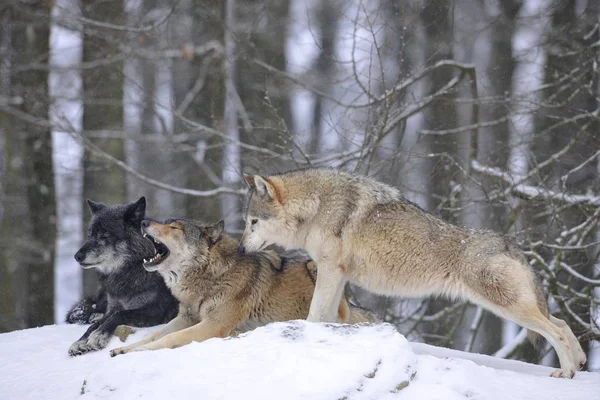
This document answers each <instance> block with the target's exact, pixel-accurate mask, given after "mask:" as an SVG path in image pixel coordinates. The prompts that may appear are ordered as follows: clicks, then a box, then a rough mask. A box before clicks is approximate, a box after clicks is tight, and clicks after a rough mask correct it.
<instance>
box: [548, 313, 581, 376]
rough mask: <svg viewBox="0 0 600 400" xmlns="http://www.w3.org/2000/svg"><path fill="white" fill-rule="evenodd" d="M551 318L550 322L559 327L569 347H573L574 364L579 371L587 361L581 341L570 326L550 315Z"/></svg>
mask: <svg viewBox="0 0 600 400" xmlns="http://www.w3.org/2000/svg"><path fill="white" fill-rule="evenodd" d="M549 318H550V321H551V322H552V323H553V324H554V325H556V326H558V327H559V328H560V329H561V330H562V331H563V333H564V334H565V336H566V337H567V340H568V341H569V345H570V346H571V351H572V353H573V362H574V363H575V366H576V367H578V369H581V368H583V366H584V365H585V362H586V361H587V357H586V355H585V352H584V351H583V349H582V348H581V344H579V340H577V337H576V336H575V334H574V333H573V331H572V330H571V328H570V327H569V325H568V324H567V323H566V322H565V321H563V320H562V319H560V318H556V317H554V316H552V315H550V316H549Z"/></svg>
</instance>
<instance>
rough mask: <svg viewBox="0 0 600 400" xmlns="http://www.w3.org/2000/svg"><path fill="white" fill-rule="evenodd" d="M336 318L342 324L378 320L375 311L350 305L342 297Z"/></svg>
mask: <svg viewBox="0 0 600 400" xmlns="http://www.w3.org/2000/svg"><path fill="white" fill-rule="evenodd" d="M338 319H339V321H340V322H342V323H344V324H358V323H361V322H373V323H374V322H380V321H379V318H377V315H375V313H373V312H371V311H369V310H366V309H364V308H361V307H358V306H355V305H350V304H348V301H346V299H344V298H342V301H340V306H339V308H338Z"/></svg>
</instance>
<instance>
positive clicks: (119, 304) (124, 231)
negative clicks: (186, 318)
mask: <svg viewBox="0 0 600 400" xmlns="http://www.w3.org/2000/svg"><path fill="white" fill-rule="evenodd" d="M88 205H89V207H90V210H91V212H92V220H91V221H90V225H89V228H88V237H87V241H86V242H85V244H84V245H83V247H82V248H81V249H79V251H78V252H77V253H76V254H75V259H76V260H77V262H78V263H79V264H80V265H81V267H82V268H85V269H88V268H95V269H96V270H97V271H98V273H99V277H100V290H99V294H98V296H97V298H96V299H95V300H94V301H95V303H92V301H91V300H90V301H88V302H86V301H85V300H84V301H83V302H81V303H80V304H79V305H80V306H82V307H75V308H74V309H72V310H71V312H70V314H69V315H67V320H69V319H70V320H72V321H77V320H85V319H87V320H88V321H89V320H90V317H91V319H92V320H91V321H90V322H92V324H91V326H90V327H89V329H88V330H87V331H86V332H85V334H84V335H83V336H82V337H81V338H80V339H79V340H77V341H76V342H75V343H73V344H72V345H71V347H70V348H69V354H70V355H72V356H76V355H80V354H83V353H87V352H89V351H93V350H100V349H103V348H104V347H106V344H107V343H108V340H109V339H110V337H111V336H112V334H113V332H114V331H115V329H116V328H117V326H118V325H131V326H139V327H144V326H154V325H160V324H164V323H166V322H168V321H170V320H171V319H173V318H174V317H175V315H176V314H177V300H176V299H175V298H174V297H173V295H172V294H171V292H169V289H167V287H166V285H165V283H164V281H163V280H162V279H161V277H160V276H157V275H156V274H152V273H150V272H148V271H146V270H145V269H144V267H143V266H142V263H143V260H144V258H150V257H152V256H154V255H155V252H154V246H153V245H152V243H151V242H150V241H149V240H147V239H144V237H143V236H142V232H141V226H140V224H141V221H142V220H143V219H144V217H145V212H146V199H145V198H144V197H142V198H140V199H139V200H138V201H137V202H135V203H131V204H126V205H110V206H107V205H104V204H101V203H95V202H93V201H90V200H88ZM103 302H104V303H105V305H102V303H103ZM88 303H89V304H88ZM88 306H89V307H88ZM93 306H97V307H95V308H94V307H93ZM91 311H93V312H94V314H92V313H91ZM75 314H77V315H75ZM90 314H92V315H90ZM94 316H95V317H96V318H94Z"/></svg>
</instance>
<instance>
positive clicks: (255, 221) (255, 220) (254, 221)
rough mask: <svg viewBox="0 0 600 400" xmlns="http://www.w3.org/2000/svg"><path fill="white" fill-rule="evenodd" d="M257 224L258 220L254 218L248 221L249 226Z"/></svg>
mask: <svg viewBox="0 0 600 400" xmlns="http://www.w3.org/2000/svg"><path fill="white" fill-rule="evenodd" d="M257 222H258V220H257V219H256V218H254V219H252V220H251V221H250V224H251V225H256V223H257Z"/></svg>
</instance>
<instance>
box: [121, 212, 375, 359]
mask: <svg viewBox="0 0 600 400" xmlns="http://www.w3.org/2000/svg"><path fill="white" fill-rule="evenodd" d="M142 226H143V229H144V234H145V235H147V236H148V237H149V238H151V240H152V241H153V242H154V244H155V246H156V256H154V257H153V258H152V259H150V260H148V261H147V262H146V263H145V264H144V267H145V268H146V269H147V270H148V271H158V274H156V275H157V276H161V275H162V277H163V278H164V279H165V282H166V283H167V286H168V287H169V288H170V289H171V291H172V292H173V294H174V295H175V297H177V299H178V300H179V302H180V306H179V314H178V315H177V317H176V318H175V319H173V320H172V321H171V322H169V323H168V324H167V325H165V326H164V327H162V328H160V329H158V330H157V331H155V332H153V333H151V334H150V335H148V336H146V337H145V338H144V339H142V340H141V341H139V342H137V343H134V344H132V345H129V346H127V347H122V348H118V349H114V350H112V351H111V355H112V356H115V355H118V354H125V353H128V352H131V351H140V350H157V349H162V348H175V347H180V346H183V345H186V344H188V343H190V342H192V341H196V342H201V341H203V340H206V339H210V338H213V337H226V336H228V335H229V334H230V333H231V331H233V330H234V329H238V330H248V329H253V328H255V327H257V326H260V325H265V324H267V323H269V322H275V321H288V320H292V319H300V318H306V316H307V315H308V310H309V308H310V301H311V298H312V295H313V292H314V289H315V283H314V277H313V274H314V273H315V265H314V263H313V262H312V261H307V260H304V261H293V260H289V259H286V258H281V257H279V256H278V255H277V254H276V253H275V252H272V251H263V252H259V253H255V254H251V255H245V256H244V255H240V254H238V253H237V244H238V242H237V240H235V239H233V238H232V237H230V236H228V235H226V234H224V233H223V221H219V222H218V223H216V224H213V225H205V224H203V223H200V222H196V221H190V220H182V219H176V220H169V221H167V222H165V223H164V224H161V223H158V222H155V221H144V222H142ZM159 274H160V275H159ZM335 309H336V311H334V313H335V315H336V317H337V318H335V319H336V320H337V319H339V320H340V321H342V322H349V323H357V322H374V321H375V320H376V319H375V317H374V316H373V315H371V314H370V313H369V312H367V311H365V310H361V309H359V308H356V307H349V306H348V303H347V302H346V299H345V298H342V299H341V300H339V301H338V305H337V306H336V307H335Z"/></svg>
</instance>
